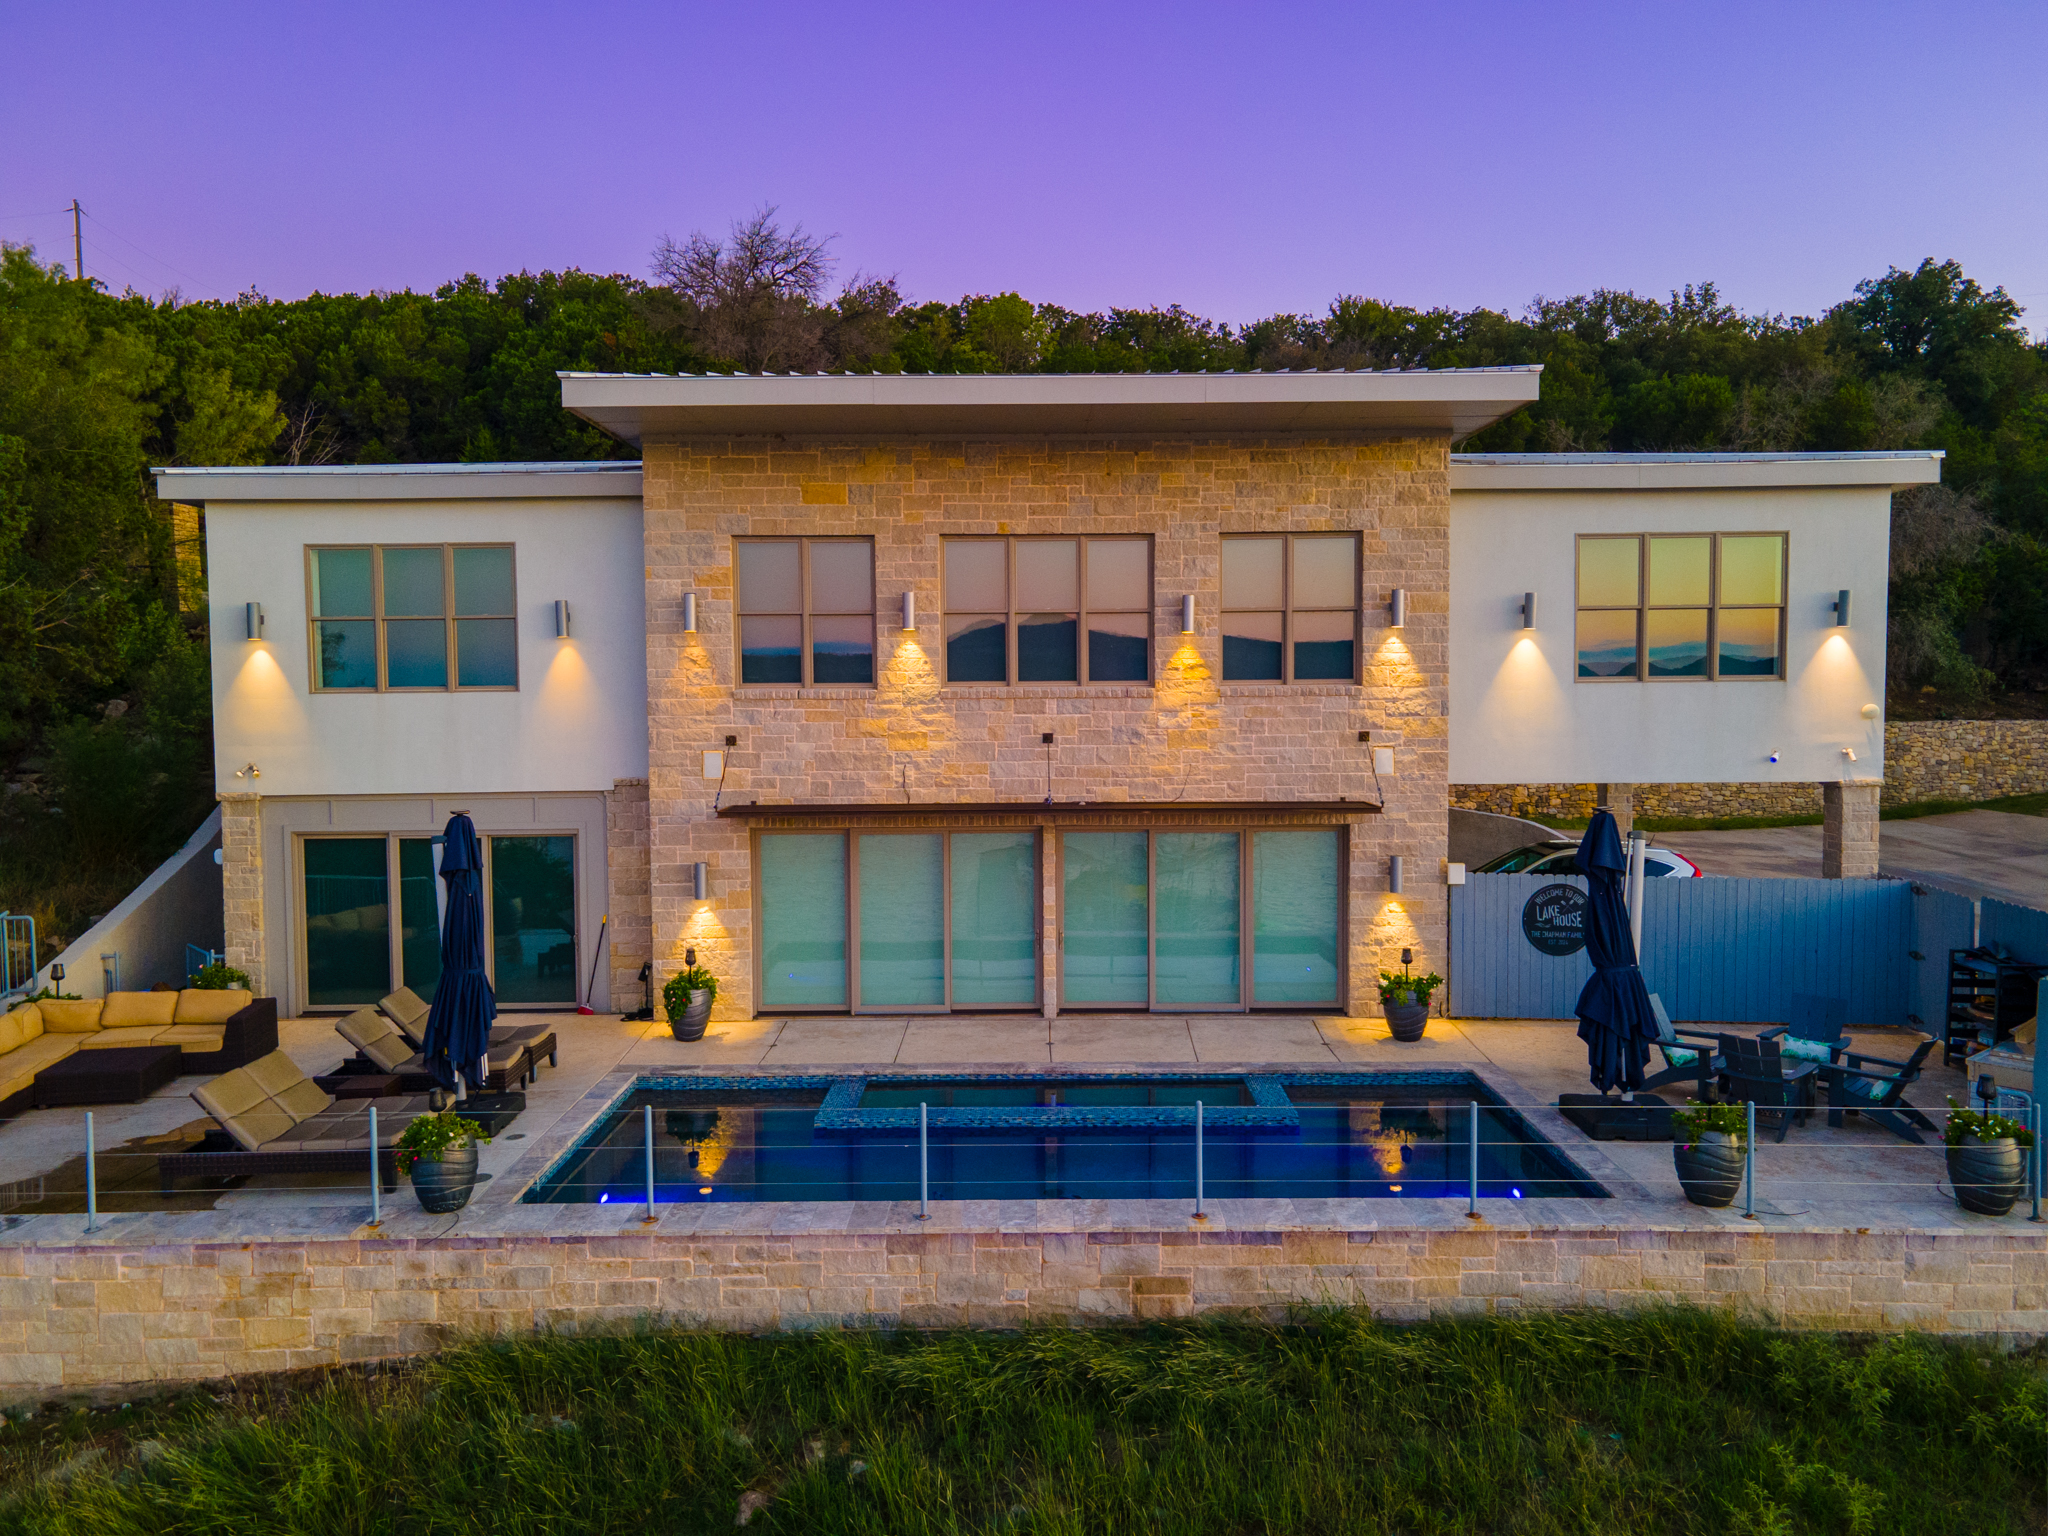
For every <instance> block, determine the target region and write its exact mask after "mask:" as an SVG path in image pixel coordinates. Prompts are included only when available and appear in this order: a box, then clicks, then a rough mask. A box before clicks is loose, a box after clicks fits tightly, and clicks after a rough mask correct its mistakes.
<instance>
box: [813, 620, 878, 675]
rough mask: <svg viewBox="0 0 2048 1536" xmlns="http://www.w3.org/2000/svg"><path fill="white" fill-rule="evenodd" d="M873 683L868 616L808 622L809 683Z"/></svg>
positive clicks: (872, 623) (871, 626) (872, 627)
mask: <svg viewBox="0 0 2048 1536" xmlns="http://www.w3.org/2000/svg"><path fill="white" fill-rule="evenodd" d="M874 680H875V621H874V619H873V617H872V616H870V615H868V614H862V615H860V616H859V617H858V618H854V617H851V616H831V617H819V618H813V619H812V620H811V681H812V682H814V683H817V684H819V685H821V686H822V685H826V684H832V683H840V684H847V683H872V682H873V681H874Z"/></svg>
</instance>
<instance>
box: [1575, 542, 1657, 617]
mask: <svg viewBox="0 0 2048 1536" xmlns="http://www.w3.org/2000/svg"><path fill="white" fill-rule="evenodd" d="M1641 560H1642V542H1641V540H1639V539H1634V538H1627V539H1580V540H1579V606H1580V607H1581V608H1619V607H1628V608H1633V607H1634V606H1635V605H1636V593H1637V591H1638V590H1639V585H1638V584H1639V582H1640V580H1641V576H1642V572H1641V569H1640V565H1641Z"/></svg>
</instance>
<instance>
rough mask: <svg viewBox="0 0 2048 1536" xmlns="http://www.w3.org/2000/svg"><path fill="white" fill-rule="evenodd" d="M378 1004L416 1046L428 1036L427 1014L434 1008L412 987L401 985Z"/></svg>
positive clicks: (386, 1016) (385, 1015) (385, 1014)
mask: <svg viewBox="0 0 2048 1536" xmlns="http://www.w3.org/2000/svg"><path fill="white" fill-rule="evenodd" d="M377 1006H378V1008H379V1009H381V1010H382V1011H383V1014H384V1017H385V1018H387V1019H389V1020H390V1021H391V1022H392V1023H394V1024H396V1025H397V1026H398V1029H399V1032H400V1033H401V1034H403V1035H404V1036H405V1037H406V1039H408V1040H410V1041H411V1042H412V1043H413V1045H414V1047H415V1048H417V1047H418V1046H419V1045H420V1044H421V1042H423V1041H424V1040H425V1039H426V1038H427V1015H428V1014H430V1013H432V1012H433V1011H434V1010H433V1008H432V1007H431V1006H430V1005H429V1004H428V1003H427V1002H426V1001H425V1000H424V999H423V998H422V997H421V996H420V995H419V993H417V992H415V991H413V989H412V988H411V987H400V988H399V989H398V990H397V991H396V992H393V993H392V994H391V995H390V996H389V997H387V998H385V999H384V1000H383V1001H382V1002H380V1003H378V1004H377Z"/></svg>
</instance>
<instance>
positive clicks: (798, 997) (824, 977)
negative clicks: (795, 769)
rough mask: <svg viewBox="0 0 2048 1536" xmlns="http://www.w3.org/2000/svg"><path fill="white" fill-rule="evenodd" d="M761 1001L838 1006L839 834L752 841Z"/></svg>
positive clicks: (841, 933)
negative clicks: (757, 848)
mask: <svg viewBox="0 0 2048 1536" xmlns="http://www.w3.org/2000/svg"><path fill="white" fill-rule="evenodd" d="M756 867H757V871H758V874H759V894H760V902H761V1006H762V1007H764V1008H844V1007H845V1006H846V1005H847V982H846V915H847V902H846V834H845V833H844V832H822V833H811V832H796V833H775V834H773V835H771V836H765V837H763V838H762V839H761V841H760V852H759V858H758V861H757V866H756Z"/></svg>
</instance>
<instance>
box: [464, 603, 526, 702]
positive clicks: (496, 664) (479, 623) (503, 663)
mask: <svg viewBox="0 0 2048 1536" xmlns="http://www.w3.org/2000/svg"><path fill="white" fill-rule="evenodd" d="M517 631H518V626H517V625H516V624H515V623H514V621H513V620H511V619H457V620H456V621H455V671H456V677H455V680H456V681H457V682H458V683H460V684H461V685H462V686H463V687H465V688H514V687H517V686H518V684H519V636H518V633H517Z"/></svg>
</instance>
